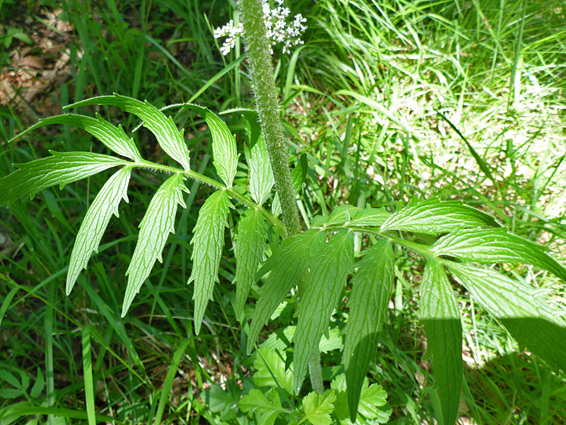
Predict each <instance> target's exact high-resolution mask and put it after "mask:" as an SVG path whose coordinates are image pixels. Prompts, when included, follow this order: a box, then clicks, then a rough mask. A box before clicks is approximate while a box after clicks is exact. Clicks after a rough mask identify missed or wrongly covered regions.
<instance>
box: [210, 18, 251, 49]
mask: <svg viewBox="0 0 566 425" xmlns="http://www.w3.org/2000/svg"><path fill="white" fill-rule="evenodd" d="M243 32H244V26H243V25H242V23H241V22H238V24H237V25H236V26H234V21H233V20H232V19H230V22H228V23H227V24H226V25H224V26H223V27H218V28H216V29H215V30H214V38H222V37H228V38H227V39H226V40H225V41H224V44H222V47H221V48H220V51H221V52H222V54H223V55H227V54H228V53H230V49H232V48H233V47H234V46H235V45H236V38H237V37H239V36H240V34H242V33H243Z"/></svg>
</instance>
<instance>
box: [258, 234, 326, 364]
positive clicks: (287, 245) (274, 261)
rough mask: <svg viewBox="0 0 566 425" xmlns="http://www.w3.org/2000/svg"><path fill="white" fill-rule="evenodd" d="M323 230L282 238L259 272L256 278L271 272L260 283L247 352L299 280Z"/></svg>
mask: <svg viewBox="0 0 566 425" xmlns="http://www.w3.org/2000/svg"><path fill="white" fill-rule="evenodd" d="M324 238H325V235H324V232H320V231H318V230H309V231H306V232H304V233H300V234H298V235H295V236H291V237H290V238H287V239H285V240H284V241H283V242H282V243H281V245H280V246H279V248H278V249H277V250H276V251H275V252H274V253H273V255H272V256H271V257H270V258H269V259H268V260H267V261H266V262H265V264H264V265H263V267H262V268H261V269H260V271H259V272H258V277H261V276H263V275H264V274H266V273H268V272H270V274H269V275H268V276H267V278H266V281H265V283H264V284H263V286H262V288H261V290H260V293H259V299H258V300H257V303H256V308H255V311H254V317H253V319H252V323H251V325H250V335H249V338H248V341H249V344H248V354H249V353H251V351H252V350H253V343H254V342H255V341H256V340H257V337H258V335H259V332H260V331H261V328H262V327H263V325H264V324H266V323H267V321H268V319H269V318H270V317H271V315H272V314H273V312H274V311H275V309H276V308H277V306H278V305H279V304H281V302H282V301H283V299H285V296H286V295H287V294H288V293H289V291H290V290H291V288H292V287H293V286H296V285H298V284H299V281H300V279H301V277H302V276H303V274H304V273H305V271H306V270H307V268H308V267H309V265H310V264H311V261H312V259H313V258H314V257H315V255H317V254H318V251H319V249H320V247H321V246H322V244H323V243H324Z"/></svg>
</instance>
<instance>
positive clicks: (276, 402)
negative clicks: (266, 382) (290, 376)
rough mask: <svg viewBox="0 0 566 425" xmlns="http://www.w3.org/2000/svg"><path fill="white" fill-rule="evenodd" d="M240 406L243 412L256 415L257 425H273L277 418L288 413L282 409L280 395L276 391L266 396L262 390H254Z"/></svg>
mask: <svg viewBox="0 0 566 425" xmlns="http://www.w3.org/2000/svg"><path fill="white" fill-rule="evenodd" d="M266 396H268V397H269V398H267V397H266ZM238 406H239V408H240V410H241V411H242V412H252V413H255V414H256V418H257V422H255V423H257V425H273V424H274V423H275V420H276V419H277V417H278V416H279V415H280V414H281V413H283V412H285V411H286V410H285V409H283V408H282V407H281V400H280V398H279V394H278V393H277V391H275V390H270V391H268V392H267V393H266V394H265V395H264V394H263V393H262V392H261V391H260V390H256V389H252V390H250V392H249V394H248V395H245V396H244V397H242V400H240V402H239V403H238Z"/></svg>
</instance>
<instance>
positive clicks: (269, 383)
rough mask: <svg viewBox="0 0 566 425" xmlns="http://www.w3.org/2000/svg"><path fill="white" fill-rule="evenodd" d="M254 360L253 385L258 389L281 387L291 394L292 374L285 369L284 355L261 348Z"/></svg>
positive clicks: (277, 351)
mask: <svg viewBox="0 0 566 425" xmlns="http://www.w3.org/2000/svg"><path fill="white" fill-rule="evenodd" d="M256 353H257V355H256V358H255V360H254V368H255V373H254V378H253V379H254V383H255V384H256V386H258V387H281V388H283V389H284V390H285V391H287V393H289V394H293V374H292V373H291V370H288V369H287V368H286V367H285V360H286V356H285V353H284V352H282V351H279V350H277V349H271V348H268V347H261V348H260V349H259V350H258V351H257V352H256Z"/></svg>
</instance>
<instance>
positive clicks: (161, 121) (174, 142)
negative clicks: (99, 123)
mask: <svg viewBox="0 0 566 425" xmlns="http://www.w3.org/2000/svg"><path fill="white" fill-rule="evenodd" d="M87 105H112V106H116V107H118V108H120V109H123V110H124V111H126V112H129V113H130V114H134V115H135V116H137V117H138V118H140V119H142V120H143V126H144V127H145V128H147V129H148V130H149V131H151V132H152V133H153V134H154V135H155V137H156V139H157V142H158V143H159V146H161V148H162V149H163V151H164V152H165V153H166V154H167V155H169V156H170V157H171V158H173V159H174V160H175V161H177V162H178V163H179V164H181V165H182V166H183V168H184V169H185V170H190V159H189V150H188V148H187V145H186V144H185V140H184V138H183V130H181V131H179V130H178V129H177V126H176V125H175V122H174V121H173V118H171V117H167V116H166V115H164V114H163V112H161V111H160V110H159V109H157V108H156V107H155V106H153V105H151V104H150V103H149V102H147V101H145V102H141V101H139V100H137V99H133V98H131V97H126V96H120V95H118V94H114V95H113V96H99V97H93V98H91V99H86V100H82V101H80V102H77V103H73V104H72V105H69V106H66V107H65V108H79V107H81V106H87Z"/></svg>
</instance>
